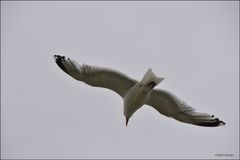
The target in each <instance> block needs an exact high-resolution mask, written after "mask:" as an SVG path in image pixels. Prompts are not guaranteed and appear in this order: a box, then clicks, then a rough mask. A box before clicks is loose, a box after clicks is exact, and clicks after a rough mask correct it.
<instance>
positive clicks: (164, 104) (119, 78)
mask: <svg viewBox="0 0 240 160" xmlns="http://www.w3.org/2000/svg"><path fill="white" fill-rule="evenodd" d="M54 59H55V61H56V63H57V65H58V66H59V67H60V68H61V69H62V70H63V71H64V72H65V73H67V74H68V75H70V76H71V77H73V78H74V79H76V80H79V81H82V82H85V83H86V84H88V85H90V86H93V87H103V88H107V89H110V90H113V91H114V92H116V93H117V94H118V95H120V96H121V97H122V98H123V100H126V99H128V97H126V96H128V93H129V90H130V89H131V88H133V87H134V86H135V87H136V86H137V84H138V85H139V86H140V87H142V84H141V82H142V81H137V80H134V79H131V78H130V77H128V76H126V75H124V74H122V73H120V72H118V71H115V70H112V69H108V68H101V67H96V66H91V65H85V64H84V65H79V64H78V63H77V62H75V61H74V60H72V59H70V58H65V57H64V56H60V55H54ZM148 72H149V71H148ZM151 74H152V75H153V73H151ZM145 75H147V73H146V74H145ZM147 76H148V75H147ZM145 77H146V76H145ZM147 78H148V81H147V83H146V84H145V88H146V87H148V89H150V91H149V94H148V95H147V96H145V98H146V101H144V104H147V105H149V106H152V107H153V108H155V109H156V110H157V111H158V112H159V113H161V114H163V115H165V116H168V117H172V118H174V119H176V120H178V121H181V122H184V123H189V124H193V125H198V126H206V127H215V126H220V125H225V123H224V122H223V121H221V120H219V119H218V118H214V116H213V115H210V114H206V113H199V112H196V111H195V109H193V108H192V107H190V106H188V105H187V104H186V103H184V102H183V101H182V100H180V99H179V98H178V97H176V96H175V95H173V94H172V93H170V92H168V91H165V90H162V89H153V87H155V86H156V85H157V84H158V83H160V81H159V82H158V83H156V82H155V81H154V80H151V77H147ZM143 79H144V78H143ZM143 81H144V80H143ZM161 81H162V79H161ZM138 93H141V92H136V94H138ZM136 96H137V95H136ZM130 101H131V100H130ZM140 107H141V106H140ZM140 107H139V108H140ZM137 109H138V108H137ZM137 109H136V110H137ZM130 110H131V108H130ZM136 110H134V111H132V112H133V113H134V112H135V111H136ZM127 111H128V110H127ZM133 113H131V114H129V116H130V117H131V115H132V114H133ZM125 116H126V115H125ZM130 117H126V120H127V121H126V124H127V122H128V119H129V118H130Z"/></svg>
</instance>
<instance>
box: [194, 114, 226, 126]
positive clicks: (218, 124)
mask: <svg viewBox="0 0 240 160" xmlns="http://www.w3.org/2000/svg"><path fill="white" fill-rule="evenodd" d="M213 116H214V115H213ZM213 116H212V117H213ZM196 125H199V126H203V127H219V126H225V125H226V123H225V122H223V121H221V120H219V119H218V118H214V119H213V120H212V121H211V122H201V123H197V124H196Z"/></svg>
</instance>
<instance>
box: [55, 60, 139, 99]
mask: <svg viewBox="0 0 240 160" xmlns="http://www.w3.org/2000/svg"><path fill="white" fill-rule="evenodd" d="M54 59H55V61H56V63H57V65H58V66H59V67H60V68H61V69H62V70H63V71H64V72H65V73H67V74H68V75H70V76H71V77H73V78H74V79H76V80H79V81H83V82H85V83H87V84H88V85H91V86H93V87H103V88H108V89H111V90H113V91H115V92H116V93H117V94H119V95H120V96H121V97H124V95H125V94H126V92H127V91H128V89H129V88H130V87H132V86H133V85H134V84H135V83H136V82H137V81H136V80H133V79H131V78H129V77H127V76H126V75H124V74H122V73H120V72H118V71H114V70H112V69H107V68H100V67H95V66H90V65H85V64H83V65H79V64H78V63H77V62H75V61H74V60H72V59H70V58H65V57H64V56H59V55H54Z"/></svg>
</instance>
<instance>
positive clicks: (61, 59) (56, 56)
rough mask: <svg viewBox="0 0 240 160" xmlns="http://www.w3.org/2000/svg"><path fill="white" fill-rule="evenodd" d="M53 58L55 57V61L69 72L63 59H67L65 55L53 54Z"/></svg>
mask: <svg viewBox="0 0 240 160" xmlns="http://www.w3.org/2000/svg"><path fill="white" fill-rule="evenodd" d="M53 58H54V60H55V62H56V63H57V65H58V66H59V67H60V68H61V69H62V70H63V71H64V72H66V73H67V70H66V68H65V66H64V64H63V62H62V61H64V60H65V56H60V55H56V54H55V55H53Z"/></svg>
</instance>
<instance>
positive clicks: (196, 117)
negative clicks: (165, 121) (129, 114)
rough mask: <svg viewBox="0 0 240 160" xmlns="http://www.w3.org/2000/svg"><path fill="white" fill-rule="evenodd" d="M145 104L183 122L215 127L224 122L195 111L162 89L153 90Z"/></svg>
mask: <svg viewBox="0 0 240 160" xmlns="http://www.w3.org/2000/svg"><path fill="white" fill-rule="evenodd" d="M146 104H147V105H150V106H152V107H153V108H155V109H156V110H157V111H158V112H160V113H161V114H163V115H165V116H168V117H173V118H174V119H176V120H178V121H181V122H184V123H190V124H194V125H199V126H206V127H215V126H219V125H224V124H225V123H224V122H223V121H220V120H219V119H218V118H214V116H213V115H209V114H206V113H198V112H196V111H195V109H193V108H192V107H190V106H188V105H187V104H186V103H184V102H183V101H182V100H180V99H179V98H178V97H176V96H175V95H173V94H172V93H170V92H167V91H164V90H160V89H155V90H153V91H152V93H151V95H150V97H149V100H148V101H147V103H146Z"/></svg>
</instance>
